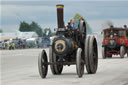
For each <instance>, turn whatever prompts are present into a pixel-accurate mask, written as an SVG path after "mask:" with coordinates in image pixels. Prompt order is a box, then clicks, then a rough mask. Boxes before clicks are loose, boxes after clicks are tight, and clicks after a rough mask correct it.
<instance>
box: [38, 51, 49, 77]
mask: <svg viewBox="0 0 128 85" xmlns="http://www.w3.org/2000/svg"><path fill="white" fill-rule="evenodd" d="M38 68H39V73H40V76H41V78H45V77H46V75H47V72H48V59H47V54H46V52H45V50H43V51H42V53H41V54H40V55H39V57H38Z"/></svg>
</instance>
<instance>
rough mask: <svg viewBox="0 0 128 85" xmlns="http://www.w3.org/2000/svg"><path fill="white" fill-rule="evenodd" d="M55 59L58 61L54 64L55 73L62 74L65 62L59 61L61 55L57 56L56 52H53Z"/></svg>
mask: <svg viewBox="0 0 128 85" xmlns="http://www.w3.org/2000/svg"><path fill="white" fill-rule="evenodd" d="M53 61H54V62H55V63H56V64H54V68H55V73H56V74H61V73H62V70H63V64H62V63H61V62H60V61H59V56H56V54H55V53H53ZM59 62H60V63H59Z"/></svg>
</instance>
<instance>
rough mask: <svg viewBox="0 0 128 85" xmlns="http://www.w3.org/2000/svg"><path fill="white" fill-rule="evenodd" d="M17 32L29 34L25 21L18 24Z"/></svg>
mask: <svg viewBox="0 0 128 85" xmlns="http://www.w3.org/2000/svg"><path fill="white" fill-rule="evenodd" d="M19 31H21V32H29V31H31V29H30V25H29V24H28V23H26V22H25V21H23V22H20V27H19Z"/></svg>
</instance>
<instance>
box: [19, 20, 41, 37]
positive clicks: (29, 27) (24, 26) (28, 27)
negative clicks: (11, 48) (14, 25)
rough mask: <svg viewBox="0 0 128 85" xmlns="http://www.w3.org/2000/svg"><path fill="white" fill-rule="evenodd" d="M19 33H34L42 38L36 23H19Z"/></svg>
mask: <svg viewBox="0 0 128 85" xmlns="http://www.w3.org/2000/svg"><path fill="white" fill-rule="evenodd" d="M19 31H21V32H31V31H33V32H36V33H37V34H38V36H39V37H42V35H43V32H42V28H41V27H40V25H38V24H37V23H36V22H34V21H32V23H31V24H28V23H26V22H25V21H23V22H21V23H20V27H19Z"/></svg>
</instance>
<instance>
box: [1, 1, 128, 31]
mask: <svg viewBox="0 0 128 85" xmlns="http://www.w3.org/2000/svg"><path fill="white" fill-rule="evenodd" d="M49 1H50V0H48V1H40V0H39V1H30V0H27V1H26V0H25V1H18V0H16V1H11V0H9V1H2V4H1V13H0V16H1V28H4V29H6V31H10V30H12V31H14V30H13V29H18V25H19V23H20V21H26V22H28V23H31V22H32V21H36V22H37V23H38V24H40V25H41V27H42V28H43V27H51V28H54V27H56V24H57V17H56V16H57V15H56V4H58V3H61V4H64V20H65V23H66V22H68V21H69V19H71V18H72V17H73V16H74V15H75V13H80V14H81V15H82V16H83V17H84V18H85V19H86V20H87V21H89V22H90V21H91V24H92V27H93V28H97V29H99V28H100V27H99V25H100V24H101V23H102V21H104V20H124V19H126V20H127V19H128V15H127V14H128V11H127V8H128V2H127V1H118V2H115V1H105V2H104V1H83V0H81V1H72V0H70V1H64V0H62V1H60V0H56V1H50V2H52V3H49ZM123 22H124V21H123ZM121 23H122V22H121ZM124 23H125V22H124ZM11 24H12V26H11ZM91 24H90V25H91ZM10 27H11V29H9V28H10ZM16 27H17V28H16Z"/></svg>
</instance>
